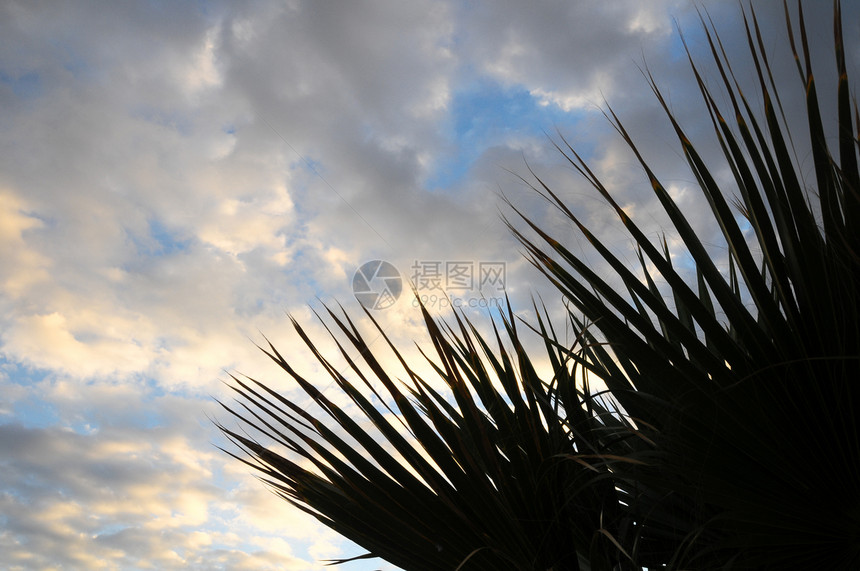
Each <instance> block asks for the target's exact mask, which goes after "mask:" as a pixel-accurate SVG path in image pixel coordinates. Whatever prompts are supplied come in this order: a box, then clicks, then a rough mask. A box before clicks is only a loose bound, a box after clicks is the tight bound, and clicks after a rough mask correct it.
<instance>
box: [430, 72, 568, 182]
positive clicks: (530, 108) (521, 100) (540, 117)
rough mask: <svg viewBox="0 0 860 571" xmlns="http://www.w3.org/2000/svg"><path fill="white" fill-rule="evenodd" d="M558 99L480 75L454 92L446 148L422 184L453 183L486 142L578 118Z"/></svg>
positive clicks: (562, 125) (539, 132)
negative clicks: (547, 99)
mask: <svg viewBox="0 0 860 571" xmlns="http://www.w3.org/2000/svg"><path fill="white" fill-rule="evenodd" d="M579 116H580V115H579V114H578V113H575V112H566V111H564V110H563V109H561V108H560V107H558V106H557V105H553V104H549V105H544V104H542V103H541V102H540V100H538V99H537V98H536V97H534V96H533V95H532V94H531V93H530V92H529V91H528V90H527V89H525V88H524V87H523V86H521V85H517V86H507V87H506V86H503V85H501V84H499V83H498V82H495V81H490V80H482V81H479V82H477V83H475V84H473V85H472V86H470V87H468V88H466V89H464V90H462V91H460V92H458V93H456V94H455V95H454V97H453V101H452V103H451V112H450V116H449V119H448V125H447V126H446V128H445V131H446V136H447V137H449V138H450V140H451V150H450V152H449V153H448V154H447V155H446V156H444V157H443V158H442V159H440V160H439V161H438V162H437V164H436V166H435V168H434V171H433V172H432V174H431V175H430V176H429V178H428V180H427V181H426V183H425V185H426V188H428V189H430V190H436V189H444V188H448V187H450V186H452V185H454V184H456V183H457V182H458V181H459V180H461V179H462V178H463V177H464V176H465V174H466V173H467V172H468V170H469V168H470V167H471V166H472V164H473V163H474V162H475V161H476V160H477V159H478V158H479V157H480V156H481V154H482V153H483V152H484V151H486V150H487V149H488V148H490V147H491V146H494V145H498V144H500V143H502V142H504V141H505V140H506V139H507V138H508V137H509V136H511V135H513V136H517V137H535V136H537V137H542V136H543V134H544V133H549V134H552V133H554V132H555V130H556V128H561V129H562V130H565V128H566V127H567V128H569V127H570V125H571V124H572V123H574V122H576V120H577V119H578V118H579Z"/></svg>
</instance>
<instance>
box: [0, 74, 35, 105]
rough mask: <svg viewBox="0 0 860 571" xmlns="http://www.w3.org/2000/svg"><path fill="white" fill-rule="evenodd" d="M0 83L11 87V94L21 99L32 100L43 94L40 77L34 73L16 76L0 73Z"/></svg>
mask: <svg viewBox="0 0 860 571" xmlns="http://www.w3.org/2000/svg"><path fill="white" fill-rule="evenodd" d="M0 83H5V84H6V85H8V86H9V87H11V88H12V93H14V94H15V95H16V96H18V97H20V98H22V99H32V98H34V97H38V96H39V95H41V94H42V92H43V85H42V77H41V76H40V75H39V74H38V73H36V72H35V71H31V72H28V73H24V74H21V75H16V76H13V75H9V74H7V73H5V72H3V71H0Z"/></svg>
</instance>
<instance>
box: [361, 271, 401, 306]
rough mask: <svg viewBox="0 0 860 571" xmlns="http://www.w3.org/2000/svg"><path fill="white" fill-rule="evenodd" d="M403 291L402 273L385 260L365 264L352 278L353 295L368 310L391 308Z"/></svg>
mask: <svg viewBox="0 0 860 571" xmlns="http://www.w3.org/2000/svg"><path fill="white" fill-rule="evenodd" d="M402 291H403V281H402V280H401V279H400V272H398V271H397V268H395V267H394V266H393V265H391V264H389V263H388V262H386V261H385V260H373V261H370V262H365V263H364V264H362V265H361V267H359V268H358V269H357V270H356V271H355V275H354V276H352V293H354V294H355V299H357V300H358V303H360V304H361V305H363V306H364V307H366V308H367V309H387V308H389V307H391V306H392V305H394V302H395V301H397V298H398V297H400V292H402Z"/></svg>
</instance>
